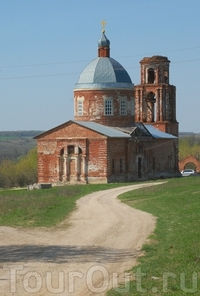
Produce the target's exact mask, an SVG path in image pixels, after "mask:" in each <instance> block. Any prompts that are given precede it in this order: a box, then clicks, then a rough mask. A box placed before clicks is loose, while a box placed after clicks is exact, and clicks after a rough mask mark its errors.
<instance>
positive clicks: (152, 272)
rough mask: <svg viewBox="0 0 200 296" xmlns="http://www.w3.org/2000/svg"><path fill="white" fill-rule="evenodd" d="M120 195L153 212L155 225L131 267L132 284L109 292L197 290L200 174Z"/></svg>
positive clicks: (177, 292) (199, 273)
mask: <svg viewBox="0 0 200 296" xmlns="http://www.w3.org/2000/svg"><path fill="white" fill-rule="evenodd" d="M120 199H121V200H122V201H123V202H125V203H127V204H128V205H130V206H131V207H134V208H137V209H141V210H143V211H146V212H148V213H152V214H153V215H154V216H156V217H157V226H156V229H155V232H154V233H153V234H152V236H151V238H150V242H149V243H148V244H146V245H144V246H143V251H144V254H145V256H143V257H141V258H140V259H139V264H138V265H137V266H136V267H135V268H133V270H132V271H131V278H132V281H131V284H130V286H129V285H128V284H127V285H126V286H125V287H124V293H123V292H122V291H123V290H121V292H117V291H110V292H109V293H108V295H109V296H111V295H112V296H119V295H126V296H132V295H134V296H138V295H148V296H151V295H167V296H168V295H170V296H172V295H174V296H182V295H200V177H185V178H178V179H171V180H168V182H167V183H165V184H163V185H160V186H154V187H149V188H144V189H139V190H135V191H132V192H127V193H125V194H123V195H122V196H120ZM122 288H123V287H122Z"/></svg>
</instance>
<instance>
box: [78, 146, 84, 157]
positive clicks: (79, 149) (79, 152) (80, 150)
mask: <svg viewBox="0 0 200 296" xmlns="http://www.w3.org/2000/svg"><path fill="white" fill-rule="evenodd" d="M82 153H83V152H82V149H81V148H80V147H78V154H79V155H80V154H82Z"/></svg>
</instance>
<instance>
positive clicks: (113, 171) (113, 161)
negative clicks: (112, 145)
mask: <svg viewBox="0 0 200 296" xmlns="http://www.w3.org/2000/svg"><path fill="white" fill-rule="evenodd" d="M112 173H113V174H114V173H115V160H114V159H112Z"/></svg>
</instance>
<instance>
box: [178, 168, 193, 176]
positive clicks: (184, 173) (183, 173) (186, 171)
mask: <svg viewBox="0 0 200 296" xmlns="http://www.w3.org/2000/svg"><path fill="white" fill-rule="evenodd" d="M194 174H195V171H194V170H192V169H185V170H183V171H182V172H181V175H182V176H183V177H187V176H191V175H194Z"/></svg>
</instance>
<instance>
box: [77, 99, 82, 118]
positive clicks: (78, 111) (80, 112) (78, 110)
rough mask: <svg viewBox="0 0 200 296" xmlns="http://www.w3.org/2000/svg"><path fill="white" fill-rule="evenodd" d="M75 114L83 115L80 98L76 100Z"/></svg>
mask: <svg viewBox="0 0 200 296" xmlns="http://www.w3.org/2000/svg"><path fill="white" fill-rule="evenodd" d="M77 114H78V116H82V115H83V101H82V100H78V104H77Z"/></svg>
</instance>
